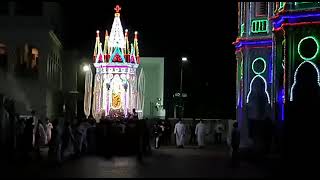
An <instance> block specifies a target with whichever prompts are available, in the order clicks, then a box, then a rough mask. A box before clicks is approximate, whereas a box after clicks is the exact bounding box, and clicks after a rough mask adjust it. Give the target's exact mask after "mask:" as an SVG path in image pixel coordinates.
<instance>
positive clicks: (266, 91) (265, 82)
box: [247, 57, 270, 104]
mask: <svg viewBox="0 0 320 180" xmlns="http://www.w3.org/2000/svg"><path fill="white" fill-rule="evenodd" d="M259 60H260V61H262V62H263V64H264V68H263V70H262V71H260V72H259V71H257V70H256V69H255V67H254V64H255V63H256V62H257V61H259ZM251 70H252V71H253V73H254V74H255V76H254V77H253V79H252V80H251V82H250V87H249V93H248V95H247V103H249V98H250V95H251V91H252V83H253V82H254V80H255V79H256V78H261V79H262V80H263V82H264V88H265V89H264V92H265V93H266V95H267V98H268V104H270V96H269V93H268V90H267V87H268V85H267V81H266V79H265V78H264V77H263V76H261V74H262V73H264V72H265V70H266V61H265V60H264V59H263V58H262V57H258V58H256V59H255V60H253V62H252V64H251Z"/></svg>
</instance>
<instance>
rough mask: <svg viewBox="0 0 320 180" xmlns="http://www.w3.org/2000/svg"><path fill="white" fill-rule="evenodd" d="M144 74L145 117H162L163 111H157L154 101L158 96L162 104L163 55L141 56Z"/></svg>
mask: <svg viewBox="0 0 320 180" xmlns="http://www.w3.org/2000/svg"><path fill="white" fill-rule="evenodd" d="M140 66H142V67H143V70H144V75H145V100H144V110H143V111H144V116H145V117H164V116H165V111H164V110H160V111H157V110H156V108H155V107H154V106H155V103H156V101H157V98H160V104H161V105H163V91H164V58H163V57H141V64H140Z"/></svg>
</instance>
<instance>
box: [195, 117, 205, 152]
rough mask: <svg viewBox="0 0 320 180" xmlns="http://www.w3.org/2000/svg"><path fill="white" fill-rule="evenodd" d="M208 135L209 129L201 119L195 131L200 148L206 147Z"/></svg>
mask: <svg viewBox="0 0 320 180" xmlns="http://www.w3.org/2000/svg"><path fill="white" fill-rule="evenodd" d="M206 134H207V129H206V126H205V124H204V123H203V121H202V119H201V120H200V122H199V123H198V124H197V126H196V130H195V135H196V136H197V142H198V146H199V148H203V147H204V138H205V136H206Z"/></svg>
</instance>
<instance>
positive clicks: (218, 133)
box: [215, 120, 224, 144]
mask: <svg viewBox="0 0 320 180" xmlns="http://www.w3.org/2000/svg"><path fill="white" fill-rule="evenodd" d="M223 130H224V128H223V125H222V123H221V121H220V120H219V121H218V123H217V125H216V127H215V142H216V143H217V144H221V137H222V132H223Z"/></svg>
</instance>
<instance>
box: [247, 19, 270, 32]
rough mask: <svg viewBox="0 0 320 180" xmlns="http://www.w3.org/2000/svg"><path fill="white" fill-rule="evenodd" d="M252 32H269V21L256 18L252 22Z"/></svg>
mask: <svg viewBox="0 0 320 180" xmlns="http://www.w3.org/2000/svg"><path fill="white" fill-rule="evenodd" d="M251 32H252V33H262V32H266V33H268V32H269V21H268V20H267V19H255V20H252V22H251Z"/></svg>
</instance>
